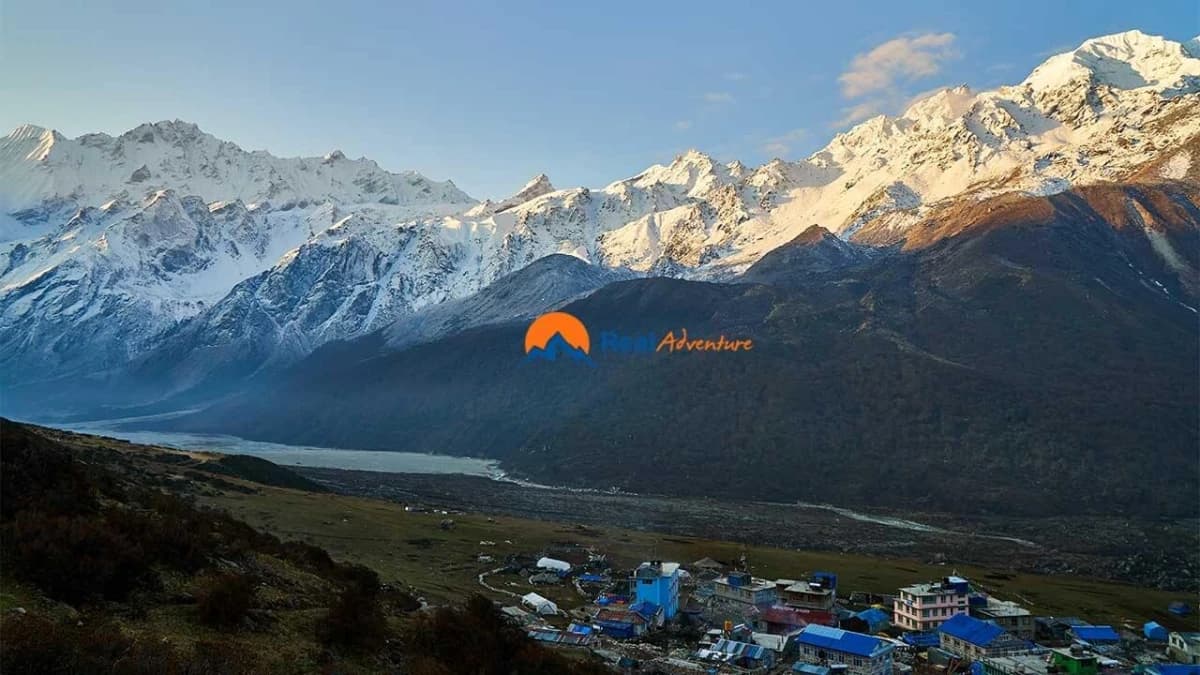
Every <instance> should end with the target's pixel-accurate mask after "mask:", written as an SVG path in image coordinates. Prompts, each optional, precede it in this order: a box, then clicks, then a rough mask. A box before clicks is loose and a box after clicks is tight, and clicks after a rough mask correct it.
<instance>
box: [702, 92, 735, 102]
mask: <svg viewBox="0 0 1200 675" xmlns="http://www.w3.org/2000/svg"><path fill="white" fill-rule="evenodd" d="M703 98H704V102H705V103H733V94H731V93H729V92H727V91H710V92H708V93H706V94H705V95H704V97H703Z"/></svg>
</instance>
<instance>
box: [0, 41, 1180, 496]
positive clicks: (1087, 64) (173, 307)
mask: <svg viewBox="0 0 1200 675" xmlns="http://www.w3.org/2000/svg"><path fill="white" fill-rule="evenodd" d="M1193 158H1196V159H1197V160H1200V42H1198V41H1197V40H1192V41H1189V42H1187V43H1178V42H1173V41H1171V40H1167V39H1164V38H1160V37H1155V36H1149V35H1145V34H1143V33H1140V32H1138V31H1130V32H1126V33H1120V34H1116V35H1110V36H1104V37H1100V38H1095V39H1092V40H1088V41H1086V42H1084V43H1083V44H1082V45H1081V46H1080V47H1079V48H1077V49H1075V50H1072V51H1070V52H1067V53H1064V54H1060V55H1057V56H1054V57H1051V58H1050V59H1048V60H1047V61H1046V62H1045V63H1043V64H1042V65H1040V66H1039V67H1037V68H1036V69H1035V70H1034V71H1033V72H1032V73H1031V74H1030V75H1029V76H1028V77H1027V78H1026V79H1025V80H1023V81H1022V82H1020V83H1018V84H1015V85H1011V86H1004V87H1000V88H998V89H995V90H989V91H982V92H974V91H971V90H970V89H968V88H966V87H963V86H960V87H952V88H947V89H943V90H940V91H938V92H936V93H934V94H931V95H929V96H926V97H924V98H922V99H921V100H918V101H915V102H913V103H912V104H911V105H910V106H909V107H908V108H907V110H905V111H904V112H903V113H902V114H901V115H899V116H897V117H887V116H880V117H876V118H874V119H871V120H867V121H866V122H864V123H862V124H860V125H858V126H856V127H854V128H852V129H850V130H849V131H847V132H845V133H841V134H838V135H837V136H836V137H834V138H833V139H832V140H831V141H830V143H829V144H828V145H827V146H825V147H824V148H823V149H821V150H819V151H817V152H816V153H814V154H813V155H811V156H810V157H808V158H805V159H802V160H799V161H784V160H779V159H777V160H773V161H771V162H768V163H766V164H764V165H762V166H759V167H755V168H752V167H747V166H744V165H742V164H741V163H739V162H727V163H724V162H719V161H717V160H715V159H713V158H712V157H710V156H708V155H705V154H703V153H701V152H699V151H688V152H686V153H683V154H681V155H679V156H678V157H676V158H674V160H672V161H671V162H670V163H668V164H662V165H655V166H652V167H650V168H648V169H646V170H645V171H643V172H641V173H639V174H637V175H635V176H633V177H630V178H625V179H621V180H617V181H615V182H613V183H611V184H609V185H607V186H605V187H603V188H598V189H589V188H582V187H579V188H570V189H557V188H556V187H555V186H554V185H553V184H552V183H551V182H550V180H549V178H547V177H546V176H545V175H539V176H537V177H535V178H534V179H532V180H530V181H529V182H528V183H527V184H526V185H525V186H524V187H523V188H522V189H521V190H519V191H518V192H517V193H516V194H515V195H514V196H512V197H510V198H507V199H503V200H499V201H496V202H492V201H483V202H479V201H476V200H474V199H472V198H470V197H468V196H467V195H466V194H464V193H463V192H462V191H461V190H459V189H458V188H457V187H455V186H454V185H453V183H451V182H437V181H433V180H430V179H428V178H425V177H423V176H420V175H418V174H415V173H411V172H409V173H400V174H396V173H391V172H388V171H385V170H383V169H381V168H380V167H378V166H377V165H376V164H375V163H374V162H371V161H369V160H365V159H359V160H350V159H348V158H346V157H345V156H344V155H343V154H342V153H340V152H336V151H334V152H331V153H329V154H327V155H325V156H324V157H315V158H295V159H280V158H276V157H273V156H271V155H269V154H267V153H265V152H246V151H244V150H242V149H240V148H238V147H237V146H236V145H233V144H231V143H228V142H224V141H220V140H218V139H216V138H214V137H212V136H210V135H208V134H206V133H204V132H202V131H200V130H199V129H198V128H197V127H196V126H195V125H192V124H188V123H185V122H179V121H175V122H160V123H157V124H146V125H142V126H139V127H137V128H136V129H133V130H131V131H129V132H126V133H125V134H122V135H120V136H118V137H111V136H108V135H104V134H90V135H86V136H82V137H79V138H76V139H67V138H64V137H63V136H62V135H61V134H58V133H57V132H54V131H50V130H45V129H41V128H38V127H33V126H24V127H21V128H18V129H17V130H15V131H14V132H12V133H11V134H9V135H8V136H7V137H4V138H3V139H0V211H2V212H3V214H2V215H0V240H2V241H0V364H3V373H0V377H2V380H0V388H3V389H4V390H5V391H7V395H6V396H4V397H3V400H0V408H3V411H4V412H5V413H7V414H10V415H12V414H15V415H22V414H24V415H39V416H42V417H43V418H45V417H46V416H50V415H56V414H57V415H80V414H100V412H103V413H104V414H114V415H115V414H118V413H121V412H125V413H130V412H160V411H165V410H169V409H174V408H181V407H196V408H201V409H200V410H199V411H198V412H195V413H193V414H190V415H185V416H182V417H176V418H174V419H173V420H172V421H171V422H170V423H169V424H170V425H171V426H172V428H178V429H187V430H197V431H210V432H211V431H216V432H221V433H233V434H238V435H243V436H247V437H253V438H263V439H271V440H281V441H294V442H304V443H322V444H329V445H333V446H339V447H363V448H379V449H397V450H398V449H405V450H418V451H435V452H450V453H459V454H480V455H488V456H493V457H499V458H501V459H502V460H503V461H505V462H506V463H507V465H508V466H509V467H510V468H513V469H515V470H519V471H521V472H523V473H526V474H528V475H530V476H531V477H534V478H537V479H543V480H552V481H556V482H562V483H571V484H580V485H592V486H595V485H616V486H619V487H622V488H625V489H635V490H651V489H654V490H666V491H675V492H695V491H697V490H700V491H704V492H705V493H706V494H714V493H729V494H745V493H746V492H747V491H749V490H754V491H755V493H756V494H761V495H767V496H770V497H772V498H781V499H788V498H806V499H808V500H809V501H814V500H817V499H824V500H829V501H839V502H843V501H853V502H857V503H870V504H877V505H884V506H900V505H911V504H912V503H913V502H914V500H916V501H917V502H920V503H922V504H924V505H925V506H929V507H931V508H938V509H949V510H954V509H958V510H961V509H963V508H967V507H965V506H964V505H963V504H962V501H963V498H962V496H961V495H963V494H967V493H969V494H971V495H972V497H973V499H974V500H975V501H974V505H973V506H971V507H970V508H983V509H986V508H1005V509H1008V510H1033V509H1040V508H1054V509H1060V510H1076V511H1079V510H1086V509H1088V508H1101V507H1105V505H1111V504H1114V503H1119V504H1122V505H1134V506H1122V508H1130V509H1133V510H1145V511H1146V512H1150V511H1151V510H1152V509H1155V508H1157V509H1160V512H1172V508H1174V507H1173V506H1172V499H1173V498H1177V497H1178V496H1179V495H1181V494H1185V492H1183V491H1186V490H1189V489H1190V490H1191V491H1192V493H1191V494H1192V495H1193V496H1194V492H1195V489H1196V488H1197V485H1196V481H1195V479H1194V477H1195V475H1196V471H1194V470H1193V469H1194V466H1193V465H1194V463H1195V456H1194V449H1195V447H1196V445H1197V441H1198V439H1197V431H1196V430H1197V428H1198V427H1200V423H1198V420H1197V412H1196V411H1197V408H1198V403H1200V395H1198V393H1197V388H1198V387H1197V379H1198V378H1197V373H1196V364H1197V363H1200V354H1198V353H1197V341H1198V340H1197V337H1198V334H1197V314H1196V311H1197V310H1196V308H1197V307H1200V304H1198V303H1200V168H1197V165H1196V163H1195V162H1194V161H1193ZM564 306H565V307H566V309H567V311H570V312H571V313H573V314H576V315H577V316H579V317H580V318H581V319H582V320H583V321H584V323H585V324H586V325H588V326H589V327H590V328H592V329H593V331H595V330H601V329H609V328H611V329H612V330H619V331H623V332H626V333H630V334H633V333H638V334H642V333H646V332H648V331H649V332H653V331H659V332H663V331H666V330H677V329H679V328H681V327H687V328H688V329H689V332H690V333H692V334H697V335H698V334H703V333H705V332H711V333H713V334H717V333H725V334H742V335H747V336H752V337H753V338H754V339H755V350H754V351H753V352H751V353H748V354H741V355H737V356H734V355H728V354H691V355H686V356H682V355H681V356H670V357H664V356H662V355H651V357H650V358H642V359H640V360H639V359H635V358H627V359H618V358H617V357H615V356H606V355H603V354H593V357H594V360H595V362H596V368H594V369H578V368H576V369H572V372H563V371H562V370H561V369H556V368H555V365H556V364H553V363H527V362H525V361H524V360H523V359H522V358H521V356H522V355H521V353H520V349H519V345H520V344H521V340H520V333H521V332H522V331H523V329H524V326H525V325H527V323H528V320H529V319H530V318H531V317H533V316H536V315H537V314H539V313H541V312H543V311H546V310H549V309H555V308H560V307H564ZM658 357H661V358H658ZM563 365H570V364H563ZM898 460H899V463H900V465H901V469H899V470H897V469H895V468H894V467H895V466H896V464H897V461H898ZM716 464H719V465H721V466H723V467H725V468H723V469H721V470H719V471H714V470H713V466H714V465H716ZM885 465H886V466H888V467H889V469H888V472H884V471H883V470H882V469H881V468H880V467H883V466H885ZM666 466H669V467H670V469H669V470H668V469H666V468H665V467H666ZM767 466H770V467H772V469H771V470H769V471H766V472H764V467H767ZM663 472H668V473H669V476H670V477H669V478H666V479H664V478H663V477H662V475H663ZM889 472H890V473H889ZM1154 475H1175V476H1180V479H1179V485H1178V486H1177V487H1176V488H1171V489H1165V490H1148V489H1146V488H1145V487H1142V486H1141V485H1140V484H1139V483H1138V481H1136V480H1134V479H1136V478H1137V477H1139V476H1142V477H1145V478H1147V479H1150V478H1151V477H1152V476H1154ZM1117 476H1125V477H1126V478H1122V479H1120V480H1118V479H1117V478H1116V477H1117ZM1187 476H1191V477H1192V478H1187ZM897 478H902V479H904V480H914V481H918V482H920V481H928V482H930V483H936V484H948V483H951V482H954V481H961V484H962V485H963V486H964V490H962V491H948V492H947V493H946V494H940V493H937V492H933V493H930V492H928V491H925V492H919V493H917V492H914V491H913V490H910V489H907V487H906V486H905V485H904V484H903V483H902V484H900V485H896V484H895V483H894V482H893V481H894V480H895V479H897ZM1072 481H1073V482H1074V483H1073V484H1077V483H1086V484H1087V485H1088V486H1089V489H1088V490H1086V491H1085V494H1079V493H1077V492H1073V493H1072V494H1070V495H1066V494H1062V493H1061V492H1060V491H1058V488H1056V485H1060V484H1062V483H1066V482H1072ZM1122 481H1124V482H1122ZM1012 494H1018V495H1021V503H1020V504H1014V503H1011V502H1012V501H1013V500H1012V499H1011V498H1009V497H1006V495H1012ZM1184 501H1185V503H1186V504H1191V505H1192V506H1194V499H1191V500H1184ZM1189 508H1190V507H1189ZM1185 510H1186V509H1185Z"/></svg>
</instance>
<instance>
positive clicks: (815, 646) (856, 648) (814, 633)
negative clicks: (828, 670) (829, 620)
mask: <svg viewBox="0 0 1200 675" xmlns="http://www.w3.org/2000/svg"><path fill="white" fill-rule="evenodd" d="M796 645H797V647H798V653H797V655H798V656H799V658H800V661H802V662H804V663H811V664H813V665H818V666H834V665H844V666H846V671H847V672H848V673H850V675H891V672H892V651H893V650H894V649H895V645H893V644H892V643H891V642H889V641H887V640H881V639H879V638H877V637H873V636H870V635H864V634H862V633H852V632H850V631H848V630H842V629H840V628H830V627H828V626H818V625H808V626H805V627H804V630H802V631H800V632H799V633H798V634H797V635H796Z"/></svg>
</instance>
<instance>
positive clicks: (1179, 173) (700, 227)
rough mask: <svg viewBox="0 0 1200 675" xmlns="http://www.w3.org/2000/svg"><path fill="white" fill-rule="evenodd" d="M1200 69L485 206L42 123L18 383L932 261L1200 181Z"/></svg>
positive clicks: (1069, 65) (1168, 58)
mask: <svg viewBox="0 0 1200 675" xmlns="http://www.w3.org/2000/svg"><path fill="white" fill-rule="evenodd" d="M1198 56H1200V43H1198V42H1197V41H1195V40H1193V41H1190V42H1189V43H1187V44H1180V43H1177V42H1173V41H1170V40H1166V39H1163V38H1160V37H1154V36H1148V35H1145V34H1142V33H1140V32H1138V31H1130V32H1127V33H1121V34H1117V35H1111V36H1106V37H1101V38H1096V39H1093V40H1088V41H1087V42H1085V43H1084V44H1083V45H1081V46H1080V47H1079V48H1078V49H1076V50H1074V51H1072V52H1068V53H1066V54H1061V55H1058V56H1054V57H1052V58H1050V59H1049V60H1047V61H1046V62H1045V63H1044V64H1042V65H1041V66H1039V67H1038V68H1037V69H1035V70H1034V71H1033V73H1031V74H1030V76H1029V77H1028V78H1027V79H1025V80H1024V81H1023V82H1021V83H1019V84H1016V85H1012V86H1005V87H1000V88H999V89H996V90H991V91H983V92H973V91H971V90H969V89H968V88H966V87H954V88H949V89H943V90H941V91H939V92H937V93H935V94H933V95H931V96H928V97H926V98H923V99H921V100H919V101H916V102H914V103H912V104H911V105H910V106H909V107H908V109H907V110H906V111H904V113H903V114H901V115H900V116H898V117H885V116H880V117H876V118H874V119H871V120H868V121H866V122H864V123H862V124H860V125H858V126H856V127H854V128H853V129H850V130H849V131H847V132H845V133H842V134H839V135H837V136H836V137H835V138H834V139H833V140H832V141H831V142H830V143H829V144H828V145H827V146H826V147H825V148H823V149H822V150H820V151H818V152H816V153H814V154H813V155H812V156H810V157H808V158H807V159H804V160H800V161H796V162H787V161H782V160H778V159H777V160H773V161H771V162H768V163H767V164H764V165H763V166H760V167H757V168H750V167H746V166H744V165H742V164H741V163H739V162H730V163H723V162H719V161H717V160H714V159H713V158H712V157H709V156H708V155H705V154H703V153H701V152H698V151H689V152H686V153H684V154H682V155H680V156H678V157H676V158H675V159H674V160H673V161H672V162H670V163H669V164H665V165H655V166H652V167H650V168H648V169H646V170H645V171H643V172H641V173H639V174H637V175H635V176H633V177H631V178H627V179H623V180H618V181H616V182H614V183H611V184H610V185H608V186H605V187H603V188H599V189H588V188H572V189H564V190H558V189H555V187H554V186H553V185H552V184H551V183H550V181H549V179H547V178H546V177H545V176H544V175H539V176H537V177H535V178H534V179H533V180H532V181H530V182H529V183H528V184H527V185H526V186H525V187H523V188H522V189H521V190H520V191H518V192H517V193H516V194H515V195H513V196H512V197H510V198H508V199H504V200H501V201H498V202H491V201H486V202H482V203H479V202H475V201H474V200H472V199H470V198H469V197H467V196H466V195H465V194H463V193H462V192H461V191H460V190H458V189H457V188H456V187H455V186H454V185H453V184H452V183H450V182H445V183H439V182H435V181H431V180H428V179H426V178H424V177H422V176H420V175H418V174H413V173H401V174H393V173H389V172H387V171H384V170H382V169H380V168H379V167H378V166H377V165H376V164H375V163H374V162H371V161H369V160H365V159H360V160H353V161H352V160H348V159H346V158H345V157H344V156H343V155H342V154H341V153H340V152H332V153H330V154H328V155H326V156H325V157H321V158H306V159H280V158H276V157H273V156H271V155H269V154H267V153H265V152H246V151H244V150H242V149H240V148H238V147H237V146H236V145H234V144H232V143H229V142H226V141H221V140H218V139H216V138H214V137H212V136H210V135H208V134H206V133H203V132H201V131H200V130H199V129H198V128H196V127H195V125H192V124H187V123H183V122H162V123H158V124H146V125H142V126H139V127H138V128H136V129H133V130H131V131H129V132H127V133H125V134H122V135H121V136H118V137H111V136H108V135H104V134H90V135H86V136H82V137H80V138H77V139H66V138H64V137H62V136H61V135H60V134H58V133H56V132H53V131H47V130H44V129H40V128H38V127H32V126H26V127H21V128H18V129H17V130H15V131H14V132H13V133H11V134H10V135H9V136H7V137H5V138H3V139H0V212H2V213H0V364H2V365H3V366H4V368H3V370H4V371H5V372H4V376H5V378H7V379H10V380H12V379H14V378H24V379H28V378H31V377H39V378H40V377H45V376H47V375H50V374H55V373H62V372H64V371H70V370H76V371H79V372H88V371H93V370H96V369H98V368H103V367H106V366H120V365H123V364H125V363H127V362H128V361H130V360H131V359H135V358H142V357H143V355H144V354H145V353H147V352H149V351H151V350H153V349H155V348H162V347H163V346H166V345H168V343H169V345H170V349H169V350H168V353H170V354H174V355H176V357H179V358H183V355H184V354H188V353H190V352H191V351H194V350H201V349H203V350H207V351H208V352H209V353H210V354H212V355H214V358H215V359H216V362H223V361H222V359H224V360H226V361H227V360H228V359H231V358H233V359H242V358H243V357H245V356H246V355H247V354H248V353H249V354H253V355H254V358H253V359H251V360H250V361H252V362H253V363H257V364H259V365H261V364H262V363H265V362H270V361H272V360H282V361H287V360H290V359H293V358H296V357H297V356H300V355H303V354H305V353H307V352H309V351H311V350H312V349H315V348H316V347H317V346H319V345H321V344H323V343H325V342H328V341H330V340H334V339H345V338H351V337H355V336H358V335H362V334H364V333H367V332H370V331H374V330H378V329H381V328H384V327H387V326H389V325H391V324H393V323H394V322H395V321H397V320H398V319H401V318H402V317H405V316H408V315H409V314H411V313H413V312H415V311H418V310H420V309H422V308H424V307H428V306H430V305H434V304H438V303H442V302H445V301H447V300H453V299H458V298H465V297H467V296H469V295H471V294H473V293H475V292H478V291H479V290H480V289H483V288H485V287H487V286H488V285H489V284H491V283H492V282H494V281H496V280H497V279H500V278H501V277H503V276H505V275H508V274H511V273H513V272H515V271H517V270H520V269H522V268H524V267H526V266H528V265H529V264H531V263H533V262H534V261H536V260H538V259H540V258H543V257H545V256H547V255H550V254H553V253H565V254H570V255H574V256H577V257H579V258H582V259H583V260H585V261H588V262H591V263H594V264H598V265H603V266H609V267H622V268H627V269H630V270H633V271H635V272H637V273H640V274H647V275H670V276H683V277H690V278H698V279H714V280H720V279H729V278H732V277H734V276H735V275H737V274H738V273H740V272H741V271H743V270H745V269H746V268H748V267H749V266H750V265H751V264H753V263H754V262H756V261H757V260H759V259H760V258H761V257H762V256H763V255H764V254H766V253H767V252H768V251H771V250H773V249H776V248H778V247H780V246H783V245H785V244H787V243H789V242H792V241H793V240H796V238H797V237H798V236H799V235H801V233H803V232H805V231H807V230H809V229H810V228H811V226H813V225H814V224H816V225H820V226H821V227H823V228H825V229H827V230H829V231H830V232H833V233H835V234H837V235H838V236H839V237H841V238H842V239H843V240H851V241H853V242H855V243H856V244H874V245H879V244H894V243H898V242H905V243H906V245H907V246H910V247H912V246H919V245H924V244H927V243H929V241H930V239H929V236H928V234H927V233H929V232H937V233H940V234H939V236H944V234H945V233H947V229H946V228H929V227H924V226H923V225H924V224H927V223H929V222H931V221H936V219H937V218H938V216H939V214H942V213H945V212H946V209H948V208H950V207H951V206H952V205H954V204H957V203H959V202H961V201H962V200H963V199H968V200H978V199H985V198H989V197H995V196H997V195H1000V194H1004V193H1014V192H1015V193H1021V192H1024V193H1031V194H1038V195H1047V194H1054V193H1057V192H1061V191H1063V190H1066V189H1068V188H1070V187H1075V186H1080V185H1086V184H1089V183H1097V182H1105V181H1127V180H1142V181H1145V180H1176V179H1186V180H1192V179H1193V178H1195V176H1196V169H1195V168H1194V167H1193V162H1192V157H1191V153H1192V151H1191V150H1190V149H1189V148H1191V147H1192V146H1194V145H1195V142H1194V139H1195V138H1196V137H1197V134H1198V133H1200V58H1197V57H1198ZM1189 141H1192V143H1191V144H1189ZM914 226H922V227H918V228H917V229H916V230H914V229H912V228H913V227H914ZM918 232H919V233H921V236H919V237H918V236H915V233H918ZM834 248H835V247H834V244H833V242H827V243H826V244H825V245H823V246H822V248H821V250H822V251H826V250H828V251H833V250H834ZM164 336H169V339H167V340H164ZM184 336H187V337H186V338H185V337H184ZM248 345H253V347H252V348H248V347H247V346H248ZM221 354H224V355H225V356H220V355H221ZM201 361H204V362H205V363H209V361H208V359H201ZM206 367H208V366H206Z"/></svg>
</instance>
